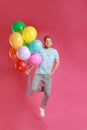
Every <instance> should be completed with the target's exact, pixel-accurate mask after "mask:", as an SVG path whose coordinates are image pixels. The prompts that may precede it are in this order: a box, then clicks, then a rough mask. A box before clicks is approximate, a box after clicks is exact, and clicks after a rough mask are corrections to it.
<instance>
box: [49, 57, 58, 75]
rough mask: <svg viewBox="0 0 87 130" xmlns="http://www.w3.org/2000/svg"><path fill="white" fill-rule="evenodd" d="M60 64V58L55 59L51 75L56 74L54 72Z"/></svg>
mask: <svg viewBox="0 0 87 130" xmlns="http://www.w3.org/2000/svg"><path fill="white" fill-rule="evenodd" d="M59 65H60V60H59V59H58V60H55V63H54V66H53V69H52V71H51V72H50V73H49V75H50V76H52V75H53V74H54V72H55V71H56V70H57V69H58V67H59Z"/></svg>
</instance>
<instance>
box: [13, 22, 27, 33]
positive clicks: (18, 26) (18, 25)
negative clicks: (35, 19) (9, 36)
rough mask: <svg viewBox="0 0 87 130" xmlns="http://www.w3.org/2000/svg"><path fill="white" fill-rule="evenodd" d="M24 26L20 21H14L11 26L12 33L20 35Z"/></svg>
mask: <svg viewBox="0 0 87 130" xmlns="http://www.w3.org/2000/svg"><path fill="white" fill-rule="evenodd" d="M25 27H26V25H25V24H24V23H23V22H21V21H16V22H14V23H13V24H12V32H19V33H21V34H22V32H23V30H24V28H25Z"/></svg>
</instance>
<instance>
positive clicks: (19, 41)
mask: <svg viewBox="0 0 87 130" xmlns="http://www.w3.org/2000/svg"><path fill="white" fill-rule="evenodd" d="M9 42H10V45H11V46H12V47H13V48H16V49H17V48H18V47H20V46H22V45H23V38H22V35H21V34H20V33H18V32H13V33H11V35H10V36H9Z"/></svg>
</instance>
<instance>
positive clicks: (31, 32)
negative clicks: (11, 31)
mask: <svg viewBox="0 0 87 130" xmlns="http://www.w3.org/2000/svg"><path fill="white" fill-rule="evenodd" d="M36 37H37V30H36V29H35V28H34V27H33V26H27V27H26V28H24V30H23V39H24V40H25V41H26V42H27V43H30V42H31V41H33V40H35V39H36Z"/></svg>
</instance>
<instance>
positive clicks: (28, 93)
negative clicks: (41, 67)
mask: <svg viewBox="0 0 87 130" xmlns="http://www.w3.org/2000/svg"><path fill="white" fill-rule="evenodd" d="M30 92H31V81H30V75H28V89H27V92H26V95H27V96H28V95H30Z"/></svg>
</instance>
